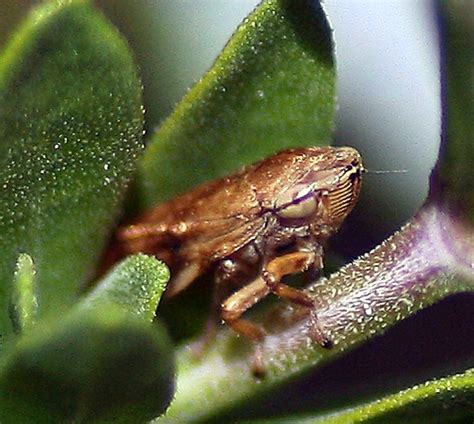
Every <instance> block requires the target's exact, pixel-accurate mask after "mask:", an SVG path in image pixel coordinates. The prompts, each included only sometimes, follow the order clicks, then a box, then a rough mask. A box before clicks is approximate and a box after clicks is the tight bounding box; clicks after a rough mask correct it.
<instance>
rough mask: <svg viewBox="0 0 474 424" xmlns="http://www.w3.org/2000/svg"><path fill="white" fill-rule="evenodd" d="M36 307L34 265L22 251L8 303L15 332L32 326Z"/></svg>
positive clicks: (29, 257)
mask: <svg viewBox="0 0 474 424" xmlns="http://www.w3.org/2000/svg"><path fill="white" fill-rule="evenodd" d="M37 309H38V299H37V297H36V270H35V266H34V264H33V260H32V259H31V256H29V255H27V254H26V253H22V254H20V256H18V261H17V264H16V270H15V276H14V282H13V292H12V300H11V305H10V317H11V319H12V321H13V327H14V329H15V332H17V333H20V332H23V331H25V330H27V329H29V328H31V327H32V326H33V324H34V323H35V320H36V313H37Z"/></svg>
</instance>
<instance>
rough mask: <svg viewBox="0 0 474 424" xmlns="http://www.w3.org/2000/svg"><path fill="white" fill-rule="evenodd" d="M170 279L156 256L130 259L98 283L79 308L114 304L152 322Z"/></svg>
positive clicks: (140, 256)
mask: <svg viewBox="0 0 474 424" xmlns="http://www.w3.org/2000/svg"><path fill="white" fill-rule="evenodd" d="M169 277H170V274H169V270H168V268H167V267H166V265H165V264H164V263H163V262H159V261H157V260H156V258H155V257H150V256H146V255H136V256H130V257H128V258H127V259H125V260H124V261H123V262H121V263H120V264H119V265H117V266H116V267H115V268H114V269H112V270H111V271H110V272H109V274H108V275H107V276H105V277H104V278H103V279H102V280H101V281H99V282H97V284H96V287H95V288H94V290H93V291H92V292H91V293H89V294H88V295H87V296H86V297H85V298H84V299H83V300H82V301H81V302H80V304H79V307H82V308H84V307H85V308H90V307H100V306H101V305H104V304H107V303H112V304H114V305H119V306H121V307H122V308H123V309H124V310H126V311H128V312H129V313H131V314H136V315H139V316H143V317H144V318H145V319H146V320H147V321H152V320H153V318H154V317H155V312H156V309H157V307H158V303H159V301H160V299H161V295H162V294H163V292H164V290H165V288H166V283H167V282H168V280H169Z"/></svg>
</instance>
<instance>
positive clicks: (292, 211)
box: [277, 196, 318, 219]
mask: <svg viewBox="0 0 474 424" xmlns="http://www.w3.org/2000/svg"><path fill="white" fill-rule="evenodd" d="M317 206H318V204H317V202H316V199H315V198H314V197H313V196H309V197H307V198H306V199H304V200H301V201H299V202H298V201H297V199H296V200H295V203H292V204H289V205H288V206H285V207H283V208H282V209H280V210H278V211H277V214H278V216H280V217H282V218H290V219H291V218H293V219H297V218H306V217H308V216H310V215H312V214H313V213H314V212H315V211H316V208H317Z"/></svg>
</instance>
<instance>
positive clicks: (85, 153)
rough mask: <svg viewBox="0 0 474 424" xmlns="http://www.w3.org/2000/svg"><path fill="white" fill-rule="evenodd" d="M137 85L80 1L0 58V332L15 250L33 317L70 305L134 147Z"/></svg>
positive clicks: (7, 328)
mask: <svg viewBox="0 0 474 424" xmlns="http://www.w3.org/2000/svg"><path fill="white" fill-rule="evenodd" d="M142 125H143V113H142V107H141V87H140V82H139V80H138V78H137V73H136V69H135V66H134V64H133V62H132V59H131V56H130V53H129V51H128V48H127V45H126V43H125V42H124V41H123V39H122V38H121V37H120V36H119V35H118V33H117V31H116V30H115V29H114V28H112V27H111V26H110V25H109V24H108V23H107V22H106V21H105V20H104V19H103V17H102V16H101V15H99V14H98V13H97V12H96V11H95V10H94V9H92V8H91V7H90V6H89V5H88V4H87V2H85V1H81V0H77V1H73V0H69V1H68V0H65V1H59V0H56V1H51V2H48V3H46V5H44V6H42V7H40V8H39V9H37V10H36V11H34V12H33V13H32V14H31V15H30V16H29V18H28V19H27V20H26V22H25V23H24V24H23V26H22V27H21V28H20V30H19V31H18V32H17V33H16V34H15V36H14V37H13V38H12V39H11V41H10V43H9V45H8V46H7V48H6V50H5V51H4V52H3V54H2V56H1V57H0V139H1V140H2V143H1V144H0V198H1V199H2V204H1V207H0V234H1V237H0V253H1V255H0V329H1V332H2V333H3V334H8V333H10V332H11V324H10V323H9V319H8V314H7V306H8V302H9V300H10V298H11V296H10V292H11V285H12V283H11V282H12V278H13V272H14V268H15V263H16V259H17V256H18V252H19V251H20V252H22V251H24V252H28V254H29V255H31V257H32V259H33V261H34V263H35V265H36V269H37V287H38V292H39V296H38V299H39V313H40V315H41V314H42V315H45V314H50V313H52V312H55V313H58V312H60V311H61V310H62V308H64V305H65V304H69V303H71V301H72V299H73V298H74V295H75V294H76V293H77V290H78V288H79V286H80V285H81V284H83V283H84V282H85V281H86V280H87V279H88V278H90V277H91V276H92V272H93V267H94V264H95V263H96V261H97V259H98V256H99V252H100V251H101V249H102V247H103V245H104V242H105V239H106V236H107V233H108V231H109V229H110V226H111V224H112V223H113V221H114V219H115V216H116V214H117V212H118V206H119V203H120V202H119V201H120V199H121V197H122V195H123V191H124V188H125V186H126V183H127V181H128V180H129V178H130V176H131V173H132V171H133V167H134V164H135V161H136V158H137V156H138V153H139V152H140V151H141V149H142V140H141V135H142Z"/></svg>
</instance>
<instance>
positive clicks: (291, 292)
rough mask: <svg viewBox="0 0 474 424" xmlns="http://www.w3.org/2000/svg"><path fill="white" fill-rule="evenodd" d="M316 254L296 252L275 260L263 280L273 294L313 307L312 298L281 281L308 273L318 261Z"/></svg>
mask: <svg viewBox="0 0 474 424" xmlns="http://www.w3.org/2000/svg"><path fill="white" fill-rule="evenodd" d="M316 258H317V256H316V254H315V253H314V252H294V253H288V254H286V255H284V256H279V257H278V258H275V259H273V260H272V261H270V263H269V264H268V265H267V266H266V267H265V268H264V270H263V272H262V278H263V280H264V281H265V283H266V284H267V285H268V288H269V289H270V291H271V292H273V293H275V294H276V295H277V296H279V297H281V298H284V299H287V300H289V301H290V302H293V303H296V304H298V305H302V306H307V307H312V306H313V304H314V302H313V299H311V297H309V296H308V295H307V294H306V293H304V292H303V291H301V290H298V289H295V288H293V287H290V286H288V285H286V284H283V283H282V282H281V281H280V280H281V279H282V278H283V276H285V275H288V274H297V273H300V272H303V271H306V270H307V269H308V268H309V267H310V266H311V265H312V264H313V263H314V262H315V260H316Z"/></svg>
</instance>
